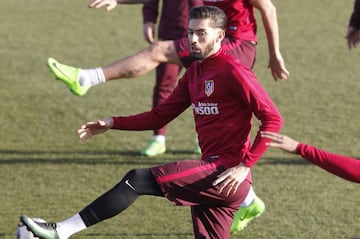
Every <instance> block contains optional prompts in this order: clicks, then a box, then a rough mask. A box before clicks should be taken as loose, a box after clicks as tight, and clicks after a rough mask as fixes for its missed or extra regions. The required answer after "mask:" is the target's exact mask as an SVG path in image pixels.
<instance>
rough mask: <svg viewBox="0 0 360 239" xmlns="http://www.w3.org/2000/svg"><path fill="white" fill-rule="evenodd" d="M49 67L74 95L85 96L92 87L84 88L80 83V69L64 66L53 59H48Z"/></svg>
mask: <svg viewBox="0 0 360 239" xmlns="http://www.w3.org/2000/svg"><path fill="white" fill-rule="evenodd" d="M47 66H48V67H49V70H50V72H51V73H52V74H53V75H54V76H55V78H56V79H57V80H60V81H62V82H64V84H65V85H66V86H67V87H68V88H69V89H70V91H71V92H72V93H73V94H74V95H79V96H82V95H85V94H86V92H87V91H88V90H89V88H90V86H82V85H80V83H79V81H78V76H79V72H80V68H75V67H72V66H68V65H64V64H61V63H59V62H58V61H56V60H55V59H53V58H48V60H47Z"/></svg>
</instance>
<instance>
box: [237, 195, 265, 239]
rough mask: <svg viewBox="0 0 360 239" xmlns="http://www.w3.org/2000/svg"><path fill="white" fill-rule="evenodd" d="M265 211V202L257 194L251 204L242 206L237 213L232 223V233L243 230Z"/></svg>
mask: <svg viewBox="0 0 360 239" xmlns="http://www.w3.org/2000/svg"><path fill="white" fill-rule="evenodd" d="M264 212H265V204H264V202H263V201H262V200H261V199H260V198H259V197H257V196H256V197H255V199H254V201H253V202H252V203H251V204H250V205H249V206H247V207H240V208H239V210H238V211H237V212H236V213H235V216H234V220H233V223H232V225H231V234H235V233H237V232H241V231H243V230H244V229H245V227H247V225H248V224H249V223H250V222H251V221H252V220H254V219H255V218H257V217H260V216H261V214H263V213H264Z"/></svg>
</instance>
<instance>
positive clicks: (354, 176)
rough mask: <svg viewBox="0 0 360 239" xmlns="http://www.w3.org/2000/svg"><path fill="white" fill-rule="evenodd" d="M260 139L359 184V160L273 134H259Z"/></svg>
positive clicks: (266, 132) (265, 132)
mask: <svg viewBox="0 0 360 239" xmlns="http://www.w3.org/2000/svg"><path fill="white" fill-rule="evenodd" d="M261 137H263V138H267V139H270V140H271V142H269V143H268V145H269V146H271V147H274V148H279V149H281V150H283V151H285V152H288V153H292V154H299V155H301V157H303V158H304V159H306V160H308V161H310V162H312V163H313V164H316V165H317V166H319V167H321V168H322V169H324V170H326V171H328V172H330V173H332V174H335V175H337V176H339V177H341V178H344V179H346V180H349V181H352V182H356V183H360V160H359V159H355V158H352V157H348V156H344V155H338V154H334V153H330V152H327V151H324V150H321V149H318V148H316V147H314V146H312V145H308V144H303V143H299V142H298V141H296V140H294V139H292V138H290V137H288V136H286V135H281V134H278V133H274V132H268V131H264V132H261Z"/></svg>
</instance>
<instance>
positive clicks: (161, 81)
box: [141, 63, 181, 156]
mask: <svg viewBox="0 0 360 239" xmlns="http://www.w3.org/2000/svg"><path fill="white" fill-rule="evenodd" d="M180 69H181V67H180V66H179V65H176V64H168V63H162V64H160V65H159V66H158V67H157V68H156V83H155V86H154V90H153V107H155V106H157V105H158V104H160V103H161V102H163V101H164V100H165V99H166V98H167V97H168V96H169V95H170V94H171V92H172V91H173V89H174V87H175V85H176V82H177V79H178V75H179V72H180ZM165 135H166V126H164V127H162V128H160V129H157V130H154V134H153V137H152V138H151V139H150V141H149V142H148V144H147V145H146V147H145V148H144V149H142V150H141V154H142V155H145V156H156V155H159V154H163V153H165V151H166V142H165Z"/></svg>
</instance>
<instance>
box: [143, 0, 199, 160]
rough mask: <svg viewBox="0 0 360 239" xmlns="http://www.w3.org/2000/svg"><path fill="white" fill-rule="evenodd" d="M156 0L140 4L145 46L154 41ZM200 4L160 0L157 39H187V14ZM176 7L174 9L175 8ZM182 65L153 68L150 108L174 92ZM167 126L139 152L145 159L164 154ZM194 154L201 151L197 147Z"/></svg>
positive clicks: (164, 65) (183, 0)
mask: <svg viewBox="0 0 360 239" xmlns="http://www.w3.org/2000/svg"><path fill="white" fill-rule="evenodd" d="M159 3H160V1H159V0H155V1H152V2H148V3H144V5H143V22H144V24H143V33H144V38H145V40H146V41H147V42H148V43H150V44H151V43H153V42H154V41H155V25H156V22H157V19H158V15H159ZM200 5H202V0H163V1H162V7H161V14H160V19H159V24H158V39H159V40H176V39H180V38H184V37H186V36H187V27H188V22H189V11H190V9H191V8H192V7H194V6H200ZM174 6H177V7H174ZM180 70H181V66H179V65H177V64H170V63H161V64H159V65H158V66H157V67H156V81H155V82H156V83H155V86H154V89H153V98H152V99H153V107H155V106H156V105H158V104H159V103H160V102H163V101H164V100H165V99H166V98H167V97H168V96H169V95H170V93H171V91H172V90H173V89H174V87H175V85H176V82H177V79H178V75H179V73H180ZM166 130H167V129H166V126H164V127H162V128H160V129H156V130H154V131H153V137H152V138H151V139H150V141H149V142H148V144H147V145H146V146H145V148H144V149H142V150H141V151H140V152H141V154H142V155H145V156H156V155H159V154H163V153H165V151H166V141H165V139H166V138H165V135H166ZM194 153H197V154H200V153H201V150H200V148H199V146H198V144H196V147H195V150H194Z"/></svg>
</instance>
